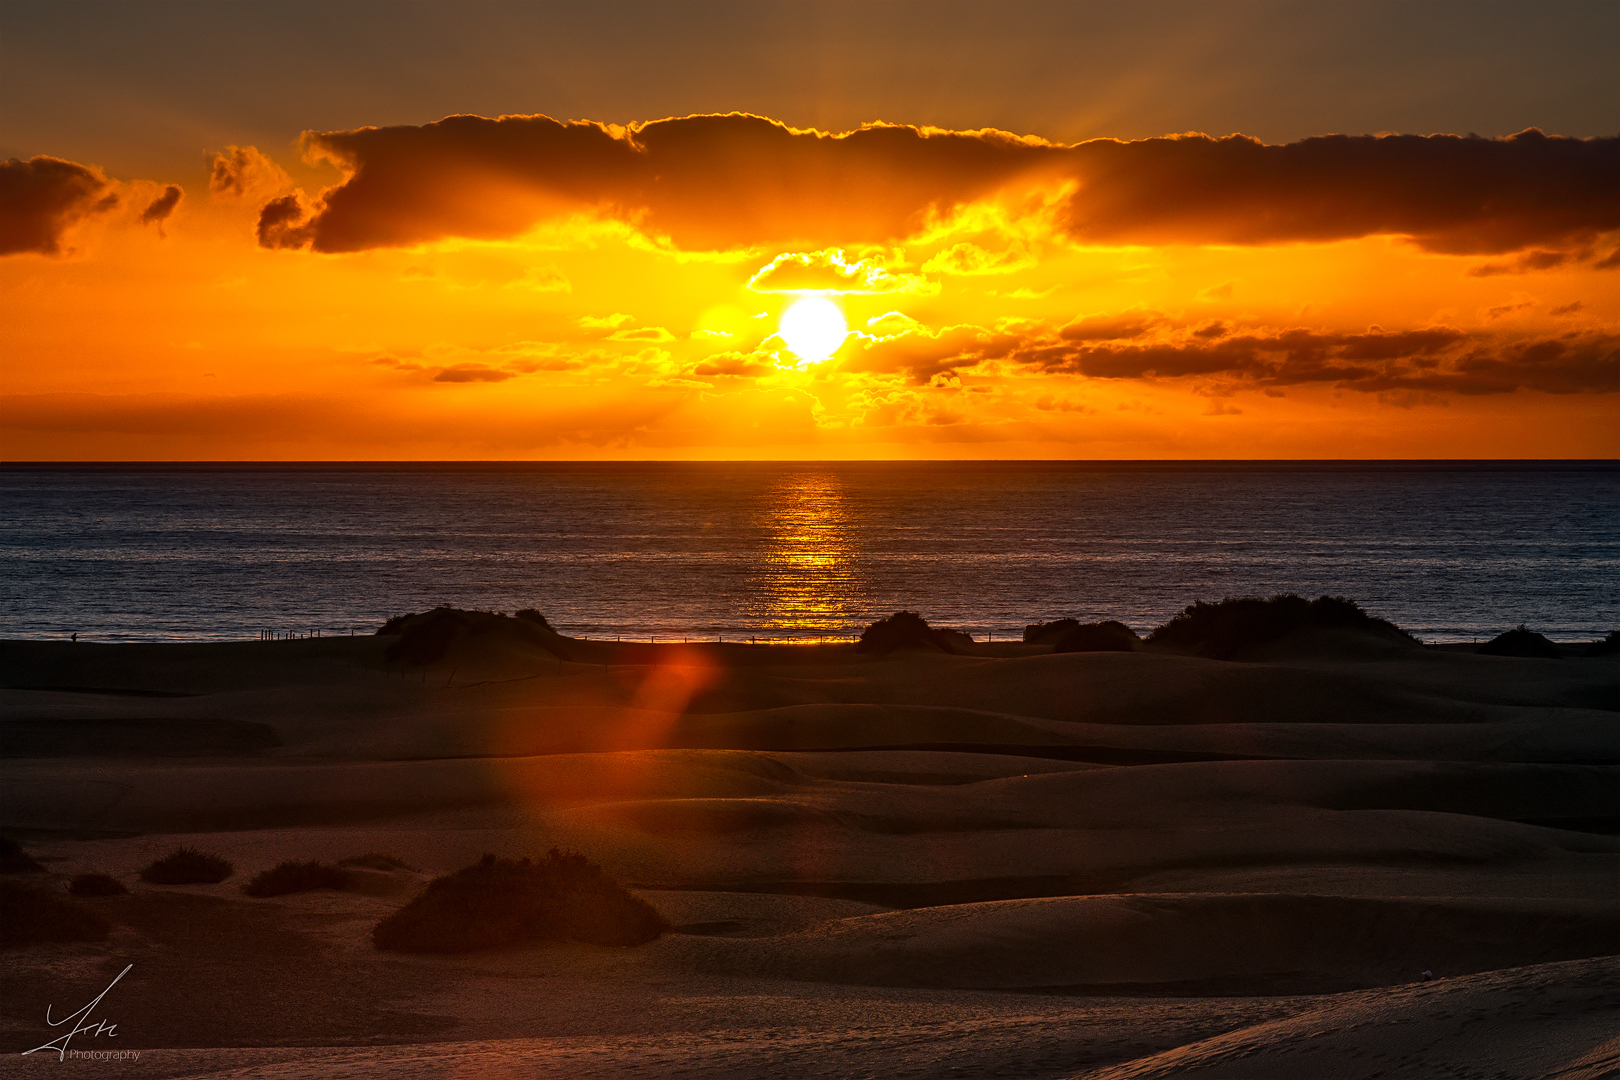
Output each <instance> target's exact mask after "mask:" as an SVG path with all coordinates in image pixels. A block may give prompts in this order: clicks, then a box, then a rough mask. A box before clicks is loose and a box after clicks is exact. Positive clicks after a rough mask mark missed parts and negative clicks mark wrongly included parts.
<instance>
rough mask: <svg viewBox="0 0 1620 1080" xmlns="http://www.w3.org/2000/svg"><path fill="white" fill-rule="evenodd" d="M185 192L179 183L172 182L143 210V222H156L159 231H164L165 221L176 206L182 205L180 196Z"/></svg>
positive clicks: (145, 223)
mask: <svg viewBox="0 0 1620 1080" xmlns="http://www.w3.org/2000/svg"><path fill="white" fill-rule="evenodd" d="M182 194H184V193H183V192H182V191H181V190H180V187H179V185H177V184H170V185H169V186H168V187H166V188H164V189H163V194H161V195H159V196H158V197H157V198H155V199H153V200H152V202H151V203H150V204H149V205H148V206H147V208H146V209H145V210H142V211H141V224H142V225H152V224H156V225H157V227H158V232H159V233H161V232H162V231H163V223H164V222H165V221H167V220H169V215H170V214H172V213H174V208H175V207H177V206H179V205H180V196H181V195H182Z"/></svg>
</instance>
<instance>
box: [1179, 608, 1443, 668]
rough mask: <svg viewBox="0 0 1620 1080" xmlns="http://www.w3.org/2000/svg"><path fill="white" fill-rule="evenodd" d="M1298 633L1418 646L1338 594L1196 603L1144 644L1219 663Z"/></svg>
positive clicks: (1400, 631)
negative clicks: (1357, 633)
mask: <svg viewBox="0 0 1620 1080" xmlns="http://www.w3.org/2000/svg"><path fill="white" fill-rule="evenodd" d="M1302 629H1319V630H1364V631H1371V632H1372V633H1375V634H1377V635H1378V636H1380V637H1384V638H1387V639H1390V640H1392V641H1396V640H1399V641H1405V642H1409V643H1411V644H1417V643H1418V642H1417V638H1414V637H1413V636H1412V635H1411V634H1408V633H1407V632H1406V631H1405V630H1402V629H1401V628H1400V627H1398V626H1396V625H1395V624H1394V623H1392V622H1389V621H1388V620H1386V619H1379V618H1376V617H1374V616H1372V615H1368V614H1367V613H1366V612H1365V611H1362V610H1361V608H1359V607H1358V606H1356V604H1355V603H1353V602H1352V601H1349V600H1346V599H1345V598H1344V597H1342V596H1319V597H1317V598H1316V599H1315V600H1306V599H1305V598H1304V597H1302V596H1296V595H1295V594H1293V593H1284V594H1282V595H1280V596H1273V597H1272V598H1271V599H1270V600H1261V599H1259V598H1257V597H1242V598H1231V597H1229V598H1227V599H1225V600H1222V601H1220V602H1219V603H1214V604H1206V603H1204V602H1203V601H1202V600H1200V601H1198V602H1197V603H1195V604H1193V605H1192V606H1191V607H1189V608H1186V609H1185V610H1183V611H1182V612H1181V614H1179V615H1177V616H1176V617H1175V618H1173V619H1171V620H1170V621H1169V622H1167V623H1165V624H1164V625H1163V626H1161V627H1159V628H1158V629H1157V630H1155V631H1153V632H1152V633H1151V634H1149V635H1148V640H1149V641H1152V642H1160V643H1163V644H1166V645H1174V646H1177V647H1178V648H1183V649H1187V650H1189V651H1192V652H1195V653H1197V654H1199V655H1200V656H1209V657H1213V658H1215V659H1217V660H1223V659H1226V658H1228V657H1230V656H1232V655H1234V654H1235V653H1237V652H1238V651H1239V650H1241V649H1245V648H1249V647H1251V646H1254V645H1264V644H1265V643H1266V642H1268V641H1275V640H1277V639H1278V638H1280V637H1282V636H1283V635H1285V634H1288V633H1292V632H1293V631H1295V630H1302Z"/></svg>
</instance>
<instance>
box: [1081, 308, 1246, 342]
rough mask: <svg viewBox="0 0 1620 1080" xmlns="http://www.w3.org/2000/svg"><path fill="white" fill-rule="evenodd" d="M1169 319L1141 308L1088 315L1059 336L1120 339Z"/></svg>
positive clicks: (1138, 334) (1143, 331)
mask: <svg viewBox="0 0 1620 1080" xmlns="http://www.w3.org/2000/svg"><path fill="white" fill-rule="evenodd" d="M1168 321H1169V320H1168V319H1167V318H1166V317H1165V316H1164V315H1162V314H1160V313H1159V312H1157V311H1143V310H1140V309H1138V310H1134V311H1126V312H1122V313H1120V314H1118V315H1088V316H1086V317H1084V318H1080V319H1075V320H1074V321H1073V322H1071V323H1069V324H1068V325H1066V326H1064V327H1063V328H1062V329H1060V330H1059V331H1058V337H1060V338H1063V339H1064V340H1065V341H1119V340H1123V339H1127V338H1137V337H1141V336H1142V335H1143V334H1145V333H1147V332H1148V331H1149V330H1151V329H1153V328H1154V327H1155V326H1160V325H1162V324H1164V323H1166V322H1168ZM1216 325H1219V324H1216ZM1200 333H1201V334H1203V333H1204V332H1203V331H1200ZM1205 336H1207V335H1205Z"/></svg>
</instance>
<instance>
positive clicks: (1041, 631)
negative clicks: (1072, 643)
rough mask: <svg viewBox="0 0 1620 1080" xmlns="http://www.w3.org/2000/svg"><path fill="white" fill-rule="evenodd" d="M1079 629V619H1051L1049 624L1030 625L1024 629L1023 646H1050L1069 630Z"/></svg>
mask: <svg viewBox="0 0 1620 1080" xmlns="http://www.w3.org/2000/svg"><path fill="white" fill-rule="evenodd" d="M1079 628H1080V620H1079V619H1053V620H1052V621H1051V622H1038V623H1030V624H1029V625H1028V626H1026V627H1024V644H1025V645H1052V644H1054V643H1056V641H1057V639H1058V638H1060V637H1062V636H1063V635H1064V634H1067V633H1068V632H1069V631H1070V630H1078V629H1079Z"/></svg>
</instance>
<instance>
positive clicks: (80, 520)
mask: <svg viewBox="0 0 1620 1080" xmlns="http://www.w3.org/2000/svg"><path fill="white" fill-rule="evenodd" d="M0 514H3V516H0V569H3V581H0V636H4V637H29V638H39V637H56V636H66V635H67V634H69V633H72V632H77V633H78V634H79V636H80V637H81V638H84V639H89V640H104V641H127V640H146V641H150V640H180V639H190V640H218V639H231V638H254V637H257V636H258V633H259V631H260V630H261V629H276V630H282V631H294V632H299V633H303V632H308V631H313V630H319V631H322V632H324V633H328V634H334V633H347V632H349V631H350V630H351V629H353V630H357V631H359V632H369V631H371V630H373V629H375V628H376V626H377V625H378V624H379V623H381V622H382V620H384V619H385V618H387V617H388V616H390V615H395V614H399V613H402V612H406V611H421V610H424V609H426V608H430V607H433V606H435V605H437V604H453V605H456V606H460V607H478V608H486V609H492V610H499V611H508V612H510V611H514V610H516V609H518V608H524V607H534V608H538V609H540V610H541V611H542V612H544V613H545V614H546V615H547V616H548V617H549V618H550V619H551V620H552V622H553V623H554V624H555V625H557V627H558V628H559V629H561V630H563V631H565V632H567V633H572V634H576V635H585V636H590V637H597V636H604V635H614V634H622V635H624V636H625V637H627V638H628V637H632V636H633V637H638V638H647V637H658V638H663V639H669V638H679V637H681V636H683V635H692V636H704V637H714V636H717V635H725V636H728V637H741V636H760V637H817V636H824V635H825V636H832V635H836V634H843V633H849V632H852V631H858V630H859V628H860V627H861V626H863V625H865V624H866V623H867V622H869V621H871V620H872V619H874V618H877V617H880V616H882V615H886V614H889V613H891V612H893V611H895V610H898V609H900V608H909V609H912V610H916V611H920V612H921V613H923V615H924V616H926V617H927V618H928V619H929V620H930V621H933V622H935V623H936V624H943V625H953V626H959V627H962V628H964V629H968V630H970V631H972V632H973V633H974V634H975V636H981V635H983V634H985V633H987V632H991V631H994V632H995V633H996V636H998V637H1000V636H1002V635H1006V634H1016V633H1017V632H1018V630H1019V629H1020V628H1021V627H1022V626H1023V625H1024V624H1025V623H1027V622H1032V621H1035V620H1038V619H1050V618H1056V617H1059V616H1074V617H1076V618H1079V619H1082V620H1093V619H1101V618H1117V619H1120V620H1122V621H1124V622H1126V623H1128V624H1130V625H1131V626H1133V627H1135V628H1137V629H1138V630H1142V631H1145V630H1147V629H1150V628H1152V627H1154V626H1156V625H1158V624H1160V623H1162V622H1164V621H1165V620H1166V619H1167V618H1169V617H1170V616H1171V615H1173V614H1174V613H1175V612H1177V611H1178V610H1180V609H1181V608H1182V607H1184V606H1185V605H1187V604H1189V603H1191V602H1192V601H1194V600H1198V599H1203V600H1211V599H1219V598H1221V597H1224V596H1240V595H1270V594H1273V593H1277V592H1299V593H1302V594H1306V595H1311V596H1314V595H1318V594H1321V593H1330V594H1334V595H1344V596H1348V597H1350V598H1352V599H1354V600H1356V601H1358V602H1359V603H1360V604H1361V605H1362V606H1363V607H1365V608H1366V609H1367V610H1369V611H1371V612H1373V613H1375V614H1378V615H1382V616H1384V617H1386V618H1388V619H1391V620H1393V621H1394V622H1395V623H1397V624H1398V625H1400V626H1403V627H1405V628H1407V629H1409V630H1411V631H1412V632H1414V633H1416V634H1417V635H1418V636H1420V637H1422V638H1424V639H1425V640H1433V641H1448V640H1473V639H1475V638H1482V637H1489V636H1492V635H1494V634H1496V633H1498V632H1499V631H1501V630H1503V629H1506V628H1508V627H1509V626H1512V625H1514V624H1517V623H1521V622H1522V623H1527V624H1529V625H1530V626H1531V627H1532V628H1533V629H1536V630H1540V631H1542V632H1544V633H1547V634H1548V635H1549V636H1552V637H1554V638H1561V639H1568V640H1580V639H1586V638H1592V637H1595V636H1599V635H1601V634H1602V633H1605V632H1607V631H1608V630H1611V629H1613V628H1615V627H1616V626H1617V625H1620V469H1617V467H1616V466H1615V464H1614V463H1599V464H1592V463H1566V464H1558V463H1532V464H1518V465H1515V464H1512V463H1504V464H1498V465H1479V464H1472V463H1470V464H1466V465H1457V466H1444V465H1417V464H1404V465H1403V464H1376V463H1375V464H1367V465H1354V464H1331V465H1290V464H1287V463H1282V464H1276V463H1273V464H1239V465H1213V464H1208V463H1195V464H1187V465H1174V464H1168V465H1166V464H1143V465H1129V464H1124V465H1095V464H1090V463H1081V464H1075V463H986V464H969V463H943V464H934V463H929V464H851V463H839V464H700V465H694V464H589V465H572V464H563V465H559V464H537V465H527V464H525V465H494V466H489V465H448V466H434V465H399V466H352V465H317V466H207V465H201V466H198V465H192V466H55V467H52V466H44V467H42V466H23V465H9V466H5V467H3V468H0Z"/></svg>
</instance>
